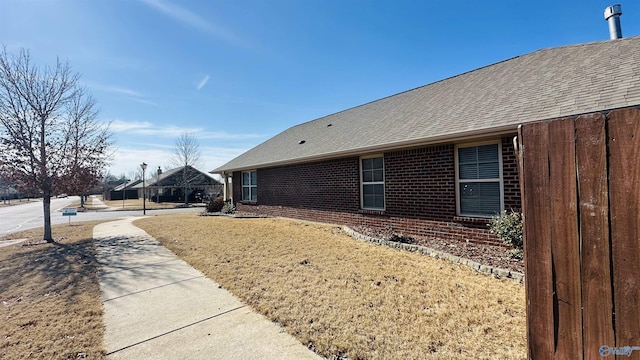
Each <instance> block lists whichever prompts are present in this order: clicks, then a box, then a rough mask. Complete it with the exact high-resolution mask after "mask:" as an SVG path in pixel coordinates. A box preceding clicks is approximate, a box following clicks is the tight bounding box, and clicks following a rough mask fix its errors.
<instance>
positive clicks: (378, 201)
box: [360, 156, 384, 210]
mask: <svg viewBox="0 0 640 360" xmlns="http://www.w3.org/2000/svg"><path fill="white" fill-rule="evenodd" d="M360 165H361V170H362V172H361V189H360V193H361V194H362V208H363V209H371V210H384V159H383V157H382V156H379V157H369V158H362V159H361V160H360Z"/></svg>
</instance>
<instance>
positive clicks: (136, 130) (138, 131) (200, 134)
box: [109, 119, 264, 140]
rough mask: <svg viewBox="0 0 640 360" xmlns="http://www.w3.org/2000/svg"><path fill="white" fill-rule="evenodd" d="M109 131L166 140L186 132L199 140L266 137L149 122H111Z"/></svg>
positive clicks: (118, 120) (117, 120)
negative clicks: (159, 124)
mask: <svg viewBox="0 0 640 360" xmlns="http://www.w3.org/2000/svg"><path fill="white" fill-rule="evenodd" d="M109 129H110V130H111V131H113V132H115V133H127V134H129V135H143V136H160V137H165V138H177V137H178V136H180V135H181V134H183V133H185V132H188V133H192V134H193V135H195V137H196V138H198V139H206V140H212V139H215V140H241V139H259V138H262V137H264V135H259V134H230V133H227V132H224V131H207V130H204V129H202V128H189V127H184V126H175V125H166V126H157V125H154V124H152V123H150V122H148V121H124V120H120V119H116V120H113V121H111V125H110V127H109Z"/></svg>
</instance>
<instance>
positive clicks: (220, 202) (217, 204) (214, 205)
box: [207, 196, 225, 213]
mask: <svg viewBox="0 0 640 360" xmlns="http://www.w3.org/2000/svg"><path fill="white" fill-rule="evenodd" d="M224 204H225V203H224V199H223V198H222V196H219V197H217V198H215V199H211V201H209V203H207V212H212V213H213V212H220V211H221V210H222V208H223V207H224Z"/></svg>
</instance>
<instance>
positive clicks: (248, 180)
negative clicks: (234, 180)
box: [242, 171, 258, 202]
mask: <svg viewBox="0 0 640 360" xmlns="http://www.w3.org/2000/svg"><path fill="white" fill-rule="evenodd" d="M242 201H252V202H256V201H258V174H257V172H256V171H243V172H242Z"/></svg>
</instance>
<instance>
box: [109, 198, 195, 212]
mask: <svg viewBox="0 0 640 360" xmlns="http://www.w3.org/2000/svg"><path fill="white" fill-rule="evenodd" d="M104 203H105V204H106V205H107V206H111V207H114V208H115V210H142V199H125V200H124V207H123V206H122V200H106V201H104ZM183 204H184V202H179V203H173V202H163V203H155V202H153V201H148V200H147V202H146V204H145V208H146V209H147V210H154V209H174V208H176V207H179V206H181V205H183ZM189 205H192V206H193V205H196V206H202V207H204V204H201V203H196V204H191V203H190V204H189Z"/></svg>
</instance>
